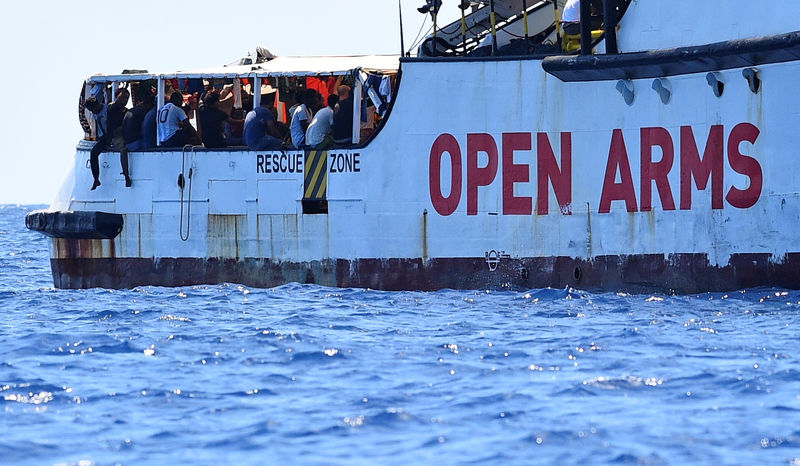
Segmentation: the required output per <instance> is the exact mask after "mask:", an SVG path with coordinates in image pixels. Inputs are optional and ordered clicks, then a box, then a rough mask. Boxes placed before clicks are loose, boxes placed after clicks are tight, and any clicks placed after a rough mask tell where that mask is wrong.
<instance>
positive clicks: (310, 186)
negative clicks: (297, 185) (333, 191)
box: [303, 150, 328, 201]
mask: <svg viewBox="0 0 800 466" xmlns="http://www.w3.org/2000/svg"><path fill="white" fill-rule="evenodd" d="M327 160H328V151H319V150H306V163H305V184H304V188H303V200H304V201H324V200H326V199H327V197H328V164H327Z"/></svg>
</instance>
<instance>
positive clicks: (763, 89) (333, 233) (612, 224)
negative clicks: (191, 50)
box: [26, 0, 800, 293]
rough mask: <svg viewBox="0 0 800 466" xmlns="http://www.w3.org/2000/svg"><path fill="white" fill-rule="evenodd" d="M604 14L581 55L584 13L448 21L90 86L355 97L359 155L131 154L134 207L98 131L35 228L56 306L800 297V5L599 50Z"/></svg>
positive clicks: (604, 35) (546, 9)
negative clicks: (308, 88) (298, 54)
mask: <svg viewBox="0 0 800 466" xmlns="http://www.w3.org/2000/svg"><path fill="white" fill-rule="evenodd" d="M439 3H440V2H439ZM453 3H455V2H453ZM588 3H589V2H584V3H583V4H582V5H581V18H582V19H584V21H582V22H581V26H580V34H578V35H565V34H564V32H563V30H562V28H561V25H560V24H559V22H558V21H557V18H558V16H557V15H558V10H559V9H560V8H563V4H564V2H563V0H559V1H558V2H557V3H556V2H553V1H552V0H548V1H536V0H527V1H523V0H493V1H483V2H473V4H472V5H465V2H462V4H461V5H449V6H448V3H447V2H446V1H445V5H444V6H441V7H442V8H448V7H453V8H455V7H456V6H461V7H464V9H463V10H462V11H463V16H462V18H461V20H459V21H456V22H454V23H453V24H449V25H444V26H441V27H440V25H438V26H437V27H436V28H435V29H434V33H433V34H431V35H430V36H429V37H428V38H426V39H425V41H424V42H423V43H422V44H421V45H420V46H419V47H418V48H417V49H416V53H414V54H403V55H402V56H401V55H398V56H362V57H309V58H294V57H277V58H274V59H271V60H267V61H262V60H251V61H250V62H248V61H245V62H242V63H241V64H239V65H233V66H226V67H220V68H212V69H202V70H189V71H180V72H168V73H149V72H132V73H124V74H109V75H98V76H92V77H91V78H89V79H88V80H87V82H86V83H85V85H86V86H87V89H88V87H89V86H92V85H97V84H101V85H105V86H108V87H110V88H113V89H116V88H118V87H120V86H127V85H129V84H130V83H139V82H145V81H148V80H152V82H154V83H155V86H154V87H155V88H157V91H158V94H157V95H158V105H159V106H160V105H163V104H164V97H165V95H164V89H165V86H167V85H169V84H170V83H172V82H174V80H192V79H194V80H198V79H200V80H203V81H204V82H205V83H207V82H209V81H210V80H224V81H225V82H226V83H231V84H233V85H234V88H235V89H236V91H235V93H236V95H237V96H238V95H239V93H241V92H242V91H241V89H242V88H247V86H250V87H251V88H252V89H255V90H256V91H255V92H254V93H253V96H254V99H255V100H256V101H258V100H259V99H260V98H261V93H260V92H258V91H257V90H258V89H261V88H263V87H264V86H266V85H267V84H269V85H270V86H271V87H273V88H274V89H277V92H278V94H279V96H278V97H276V98H275V101H276V103H278V105H279V106H282V105H289V103H290V102H287V101H286V99H285V98H282V97H280V94H281V93H282V91H283V93H286V92H288V91H287V90H286V89H284V88H285V87H286V86H287V85H288V84H287V83H289V82H294V83H300V84H298V85H302V83H307V82H308V80H309V79H311V78H317V79H319V78H328V77H342V78H343V79H344V82H348V83H350V84H351V85H352V87H353V90H354V92H353V95H354V99H355V105H354V115H353V120H354V125H353V128H354V129H353V137H352V141H351V144H347V145H344V146H342V147H338V148H334V149H330V150H327V151H313V150H295V149H284V150H276V151H251V150H249V149H247V148H246V147H244V148H243V147H228V148H225V149H206V148H203V147H198V146H187V147H184V148H182V149H174V148H173V149H158V148H157V149H155V150H151V151H144V152H132V153H131V154H130V167H131V168H130V172H131V177H132V186H131V187H130V188H128V187H126V186H125V179H124V178H123V177H122V176H121V175H118V174H117V173H118V172H119V169H118V168H119V166H118V164H119V162H118V161H117V156H116V154H113V153H104V154H103V155H102V156H101V159H100V161H101V162H102V163H103V169H102V172H101V180H102V184H101V185H100V186H99V187H98V188H97V189H96V190H90V188H91V186H92V175H91V171H90V169H89V153H90V150H91V147H92V145H93V144H94V143H93V142H92V141H91V139H92V134H91V131H89V132H87V138H86V140H82V141H80V142H79V143H78V147H77V153H76V155H75V163H74V166H73V169H72V173H71V175H70V177H69V178H68V180H67V181H66V182H65V184H64V185H63V187H62V188H61V190H60V192H59V194H58V196H57V199H56V200H55V201H54V202H53V204H52V205H51V206H50V208H49V209H48V210H46V211H39V212H34V213H31V214H29V215H28V216H27V218H26V224H27V227H28V228H29V229H32V230H35V231H38V232H41V233H43V234H44V235H47V236H48V237H50V238H51V240H50V257H51V259H50V260H51V266H52V273H53V281H54V284H55V286H56V287H58V288H88V287H108V288H128V287H136V286H141V285H158V286H184V285H194V284H215V283H223V282H234V283H240V284H244V285H248V286H254V287H270V286H276V285H280V284H284V283H287V282H301V283H316V284H320V285H325V286H332V287H363V288H373V289H382V290H437V289H444V288H453V289H497V288H513V289H529V288H537V287H566V286H570V287H578V288H581V289H591V290H614V291H628V292H649V291H665V292H670V291H672V292H677V293H693V292H701V291H715V290H734V289H740V288H745V287H756V286H780V287H788V288H800V241H798V240H800V233H798V229H797V225H798V220H800V171H798V169H797V167H798V165H800V157H798V154H796V151H797V148H798V147H800V131H798V128H800V93H798V92H795V91H794V88H793V84H794V83H796V82H797V76H798V75H800V3H798V2H797V1H796V0H775V1H772V2H770V4H769V7H770V8H769V10H766V9H764V8H762V7H761V6H754V4H753V2H751V1H747V0H704V1H702V2H697V1H693V0H672V1H669V2H665V1H662V0H619V1H613V0H606V2H605V3H604V4H601V6H600V9H601V10H602V11H600V12H598V11H595V12H594V14H595V15H597V14H600V15H602V16H604V21H603V26H602V29H597V30H593V25H592V22H591V21H587V20H585V19H586V18H590V16H591V15H592V13H593V12H592V11H591V10H590V6H589V5H588ZM428 5H429V6H430V8H429V10H424V11H425V12H426V13H428V12H430V13H432V14H435V13H436V12H437V11H438V8H439V7H440V5H439V4H437V2H428ZM777 12H779V14H778V13H777ZM406 14H408V13H406ZM376 78H378V80H379V81H381V82H383V83H385V82H386V81H385V80H386V79H388V80H389V81H388V82H389V83H391V92H390V93H388V94H387V93H386V92H383V93H381V92H378V89H377V87H376V85H374V84H373V83H374V82H376ZM384 91H385V89H384ZM366 100H372V101H373V104H374V105H375V107H376V108H381V110H379V112H382V115H383V118H382V120H381V121H380V123H379V124H378V126H377V127H376V128H375V131H374V132H373V133H372V134H371V135H370V136H369V137H364V136H365V135H364V134H363V133H362V132H361V124H360V123H361V121H362V111H363V110H362V109H363V108H364V105H362V102H364V101H366ZM257 104H258V102H256V105H257ZM279 110H280V111H281V112H282V113H281V118H285V111H284V110H283V109H280V108H279Z"/></svg>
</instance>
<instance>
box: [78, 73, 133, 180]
mask: <svg viewBox="0 0 800 466" xmlns="http://www.w3.org/2000/svg"><path fill="white" fill-rule="evenodd" d="M115 97H116V100H114V102H112V103H111V104H109V105H104V104H101V103H100V102H98V101H97V99H95V98H94V97H90V98H89V99H87V100H86V108H87V109H88V110H89V111H90V112H92V113H93V114H94V116H95V124H96V126H97V135H98V139H97V142H96V143H95V145H94V147H92V150H91V152H90V153H89V164H90V166H91V169H92V177H93V178H94V182H93V183H92V191H94V190H95V189H97V187H98V186H100V161H99V157H100V154H101V153H102V152H103V151H104V150H106V149H107V148H108V147H109V146H111V145H112V144H113V145H114V148H116V149H117V150H119V151H120V163H121V165H122V171H123V174H124V175H125V184H126V186H130V181H129V180H130V176H129V175H128V151H127V148H126V147H125V139H124V137H123V135H122V120H123V118H124V117H125V112H126V111H127V108H126V105H128V99H129V98H130V92H129V91H128V90H127V89H125V88H122V89H118V90H117V92H116V94H115Z"/></svg>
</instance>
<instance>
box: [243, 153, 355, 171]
mask: <svg viewBox="0 0 800 466" xmlns="http://www.w3.org/2000/svg"><path fill="white" fill-rule="evenodd" d="M304 162H305V155H304V153H303V152H289V153H287V152H275V153H271V154H258V155H257V156H256V173H266V174H270V173H303V165H304ZM327 165H328V171H329V173H361V154H360V153H358V152H336V153H334V152H329V153H328V164H327Z"/></svg>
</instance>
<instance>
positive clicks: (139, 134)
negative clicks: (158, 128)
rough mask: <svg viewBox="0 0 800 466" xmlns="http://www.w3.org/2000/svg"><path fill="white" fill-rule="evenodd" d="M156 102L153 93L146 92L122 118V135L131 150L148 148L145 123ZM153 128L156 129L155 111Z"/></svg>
mask: <svg viewBox="0 0 800 466" xmlns="http://www.w3.org/2000/svg"><path fill="white" fill-rule="evenodd" d="M155 104H156V99H155V97H153V95H152V94H144V95H143V96H142V100H141V101H138V102H136V103H135V105H134V106H133V108H132V109H130V110H128V112H127V113H126V114H125V118H124V119H123V120H122V135H123V136H125V145H126V146H127V147H128V150H129V151H140V150H143V149H145V148H146V144H145V140H144V137H143V126H144V124H143V123H144V120H145V117H146V116H147V114H148V113H149V112H150V111H151V110H152V109H153V108H154V107H155ZM153 130H155V112H153ZM153 145H155V141H153Z"/></svg>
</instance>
